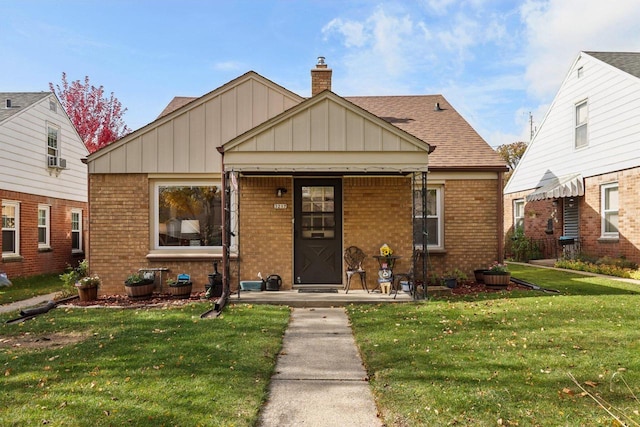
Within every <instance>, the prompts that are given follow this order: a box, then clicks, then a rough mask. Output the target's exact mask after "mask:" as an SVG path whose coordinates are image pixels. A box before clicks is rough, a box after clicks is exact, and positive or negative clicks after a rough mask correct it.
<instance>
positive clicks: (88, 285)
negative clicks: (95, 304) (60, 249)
mask: <svg viewBox="0 0 640 427" xmlns="http://www.w3.org/2000/svg"><path fill="white" fill-rule="evenodd" d="M100 283H101V280H100V277H98V276H97V275H93V276H85V277H82V278H80V279H78V281H77V282H76V284H75V286H76V289H78V296H79V297H80V301H95V300H97V299H98V288H99V287H100Z"/></svg>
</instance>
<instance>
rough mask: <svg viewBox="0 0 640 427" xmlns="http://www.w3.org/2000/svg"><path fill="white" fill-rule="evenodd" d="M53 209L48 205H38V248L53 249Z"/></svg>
mask: <svg viewBox="0 0 640 427" xmlns="http://www.w3.org/2000/svg"><path fill="white" fill-rule="evenodd" d="M50 212H51V207H50V206H48V205H38V248H49V247H51V243H50V236H51V225H50V224H51V220H50Z"/></svg>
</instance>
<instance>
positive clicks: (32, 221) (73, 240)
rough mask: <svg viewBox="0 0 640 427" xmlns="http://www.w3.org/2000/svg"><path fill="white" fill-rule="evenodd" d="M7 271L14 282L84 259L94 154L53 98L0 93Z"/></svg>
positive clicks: (0, 189) (0, 188)
mask: <svg viewBox="0 0 640 427" xmlns="http://www.w3.org/2000/svg"><path fill="white" fill-rule="evenodd" d="M0 102H1V104H0V200H2V236H1V237H0V243H1V244H2V264H0V271H4V272H6V273H7V274H8V275H9V276H10V277H17V276H30V275H34V274H42V273H56V272H62V271H63V270H64V268H65V267H66V266H67V265H70V264H74V263H75V262H77V261H78V260H79V259H82V258H83V257H84V250H85V247H87V246H86V244H87V242H86V241H85V240H86V239H85V235H86V233H85V230H86V226H87V213H88V209H87V201H88V192H87V166H86V165H85V164H83V159H84V158H86V157H87V155H88V154H89V152H88V150H87V149H86V147H85V145H84V143H83V142H82V139H81V138H80V136H79V135H78V133H77V132H76V129H75V127H74V126H73V124H72V123H71V121H70V120H69V117H68V116H67V114H66V113H65V111H64V109H63V107H62V105H61V104H60V102H59V100H58V98H57V97H56V96H55V95H54V94H53V93H52V92H0Z"/></svg>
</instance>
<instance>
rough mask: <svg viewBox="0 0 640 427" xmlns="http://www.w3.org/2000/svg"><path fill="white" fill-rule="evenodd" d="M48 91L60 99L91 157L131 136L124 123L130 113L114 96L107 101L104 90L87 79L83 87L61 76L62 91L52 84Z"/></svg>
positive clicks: (77, 81) (82, 84) (64, 75)
mask: <svg viewBox="0 0 640 427" xmlns="http://www.w3.org/2000/svg"><path fill="white" fill-rule="evenodd" d="M49 89H50V90H51V92H53V93H55V94H56V95H57V96H58V99H60V103H61V104H62V106H63V107H64V110H65V111H66V112H67V115H68V116H69V118H70V119H71V122H72V123H73V125H74V126H75V127H76V130H77V131H78V134H79V135H80V138H82V140H83V141H84V144H85V145H86V146H87V149H88V150H89V153H93V152H94V151H96V150H99V149H100V148H102V147H104V146H105V145H108V144H110V143H112V142H113V141H115V140H116V139H118V138H121V137H123V136H124V135H126V134H128V133H129V132H131V129H129V128H128V127H127V125H126V124H125V123H124V121H123V119H122V116H123V114H124V113H125V112H126V111H127V109H126V108H122V104H121V103H120V101H118V98H116V97H115V96H114V95H113V92H111V95H110V97H109V98H106V97H105V96H104V88H103V87H102V86H100V87H95V86H93V85H91V84H89V77H88V76H87V77H85V78H84V83H81V82H80V80H75V81H72V82H69V81H67V74H66V73H62V87H61V86H60V85H55V87H54V85H53V83H49Z"/></svg>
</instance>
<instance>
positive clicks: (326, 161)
mask: <svg viewBox="0 0 640 427" xmlns="http://www.w3.org/2000/svg"><path fill="white" fill-rule="evenodd" d="M429 150H430V146H429V144H427V143H425V142H424V141H422V140H420V139H418V138H416V137H415V136H413V135H411V134H409V133H407V132H405V131H403V130H402V129H400V128H398V127H396V126H394V125H392V124H390V123H389V122H388V121H385V120H383V119H381V118H379V117H377V116H375V115H373V114H371V113H370V112H368V111H366V110H364V109H362V108H360V107H358V106H357V105H355V104H353V103H351V102H349V101H347V100H346V99H344V98H341V97H339V96H338V95H336V94H334V93H333V92H331V91H328V90H327V91H324V92H321V93H320V94H318V95H316V96H314V97H312V98H309V99H308V100H306V101H305V102H303V103H301V104H298V105H297V106H295V107H293V108H291V109H289V110H287V111H285V112H283V113H282V114H280V115H279V116H276V117H274V118H272V119H271V120H269V121H267V122H265V123H263V124H261V125H260V126H258V127H256V128H254V129H251V130H250V131H248V132H246V133H245V134H243V135H240V136H238V137H237V138H235V139H233V140H231V141H229V142H228V143H226V144H224V145H223V147H222V151H223V152H224V156H225V157H224V164H225V168H227V169H228V170H232V169H233V170H241V171H253V172H257V171H275V170H277V171H314V170H322V171H336V172H338V171H339V172H349V171H352V172H353V171H372V172H373V171H398V172H403V171H426V170H427V155H428V152H429Z"/></svg>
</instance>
